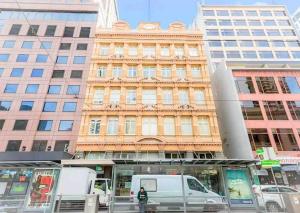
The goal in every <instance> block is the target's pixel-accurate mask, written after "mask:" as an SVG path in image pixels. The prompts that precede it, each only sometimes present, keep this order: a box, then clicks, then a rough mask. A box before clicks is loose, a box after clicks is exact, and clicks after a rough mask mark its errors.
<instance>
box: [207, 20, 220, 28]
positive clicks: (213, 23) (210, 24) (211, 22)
mask: <svg viewBox="0 0 300 213" xmlns="http://www.w3.org/2000/svg"><path fill="white" fill-rule="evenodd" d="M205 25H206V26H218V23H217V21H216V20H215V19H207V20H205Z"/></svg>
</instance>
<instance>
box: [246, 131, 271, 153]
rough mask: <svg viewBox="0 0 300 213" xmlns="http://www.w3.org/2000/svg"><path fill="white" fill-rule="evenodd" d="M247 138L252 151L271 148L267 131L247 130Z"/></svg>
mask: <svg viewBox="0 0 300 213" xmlns="http://www.w3.org/2000/svg"><path fill="white" fill-rule="evenodd" d="M248 137H249V140H250V144H251V147H252V150H256V149H258V148H263V147H272V145H271V142H270V138H269V135H268V131H267V129H248Z"/></svg>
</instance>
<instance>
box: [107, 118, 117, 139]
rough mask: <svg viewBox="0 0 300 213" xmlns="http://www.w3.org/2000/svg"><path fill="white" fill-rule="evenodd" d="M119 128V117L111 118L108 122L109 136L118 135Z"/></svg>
mask: <svg viewBox="0 0 300 213" xmlns="http://www.w3.org/2000/svg"><path fill="white" fill-rule="evenodd" d="M118 127H119V119H118V118H117V117H109V118H108V121H107V134H108V135H117V134H118Z"/></svg>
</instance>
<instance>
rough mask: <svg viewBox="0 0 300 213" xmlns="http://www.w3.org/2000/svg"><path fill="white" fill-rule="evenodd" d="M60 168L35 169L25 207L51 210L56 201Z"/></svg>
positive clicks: (45, 210) (32, 209)
mask: <svg viewBox="0 0 300 213" xmlns="http://www.w3.org/2000/svg"><path fill="white" fill-rule="evenodd" d="M58 178H59V169H36V170H34V173H33V177H32V182H31V184H30V189H29V193H28V194H27V198H26V201H25V209H26V210H30V211H41V212H51V211H52V207H53V205H54V203H55V191H56V186H57V181H58Z"/></svg>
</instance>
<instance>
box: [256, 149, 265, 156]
mask: <svg viewBox="0 0 300 213" xmlns="http://www.w3.org/2000/svg"><path fill="white" fill-rule="evenodd" d="M264 153H265V151H264V150H263V149H257V150H256V154H257V155H263V154H264Z"/></svg>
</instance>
